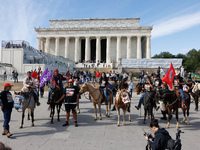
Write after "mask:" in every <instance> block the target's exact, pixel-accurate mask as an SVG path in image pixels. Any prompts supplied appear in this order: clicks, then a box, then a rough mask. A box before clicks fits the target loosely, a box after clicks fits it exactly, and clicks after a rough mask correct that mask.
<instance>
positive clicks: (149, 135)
mask: <svg viewBox="0 0 200 150" xmlns="http://www.w3.org/2000/svg"><path fill="white" fill-rule="evenodd" d="M143 135H144V136H146V135H147V137H148V139H153V137H152V136H151V134H149V133H146V132H145V131H144V134H143Z"/></svg>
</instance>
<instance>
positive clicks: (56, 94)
mask: <svg viewBox="0 0 200 150" xmlns="http://www.w3.org/2000/svg"><path fill="white" fill-rule="evenodd" d="M61 96H62V92H61V90H60V89H59V88H57V87H56V88H53V89H52V90H51V92H50V94H49V100H50V118H51V124H53V117H54V114H55V107H56V109H57V114H58V121H60V109H61V106H62V103H63V100H61V101H60V102H59V103H55V102H56V101H57V100H59V99H60V97H61Z"/></svg>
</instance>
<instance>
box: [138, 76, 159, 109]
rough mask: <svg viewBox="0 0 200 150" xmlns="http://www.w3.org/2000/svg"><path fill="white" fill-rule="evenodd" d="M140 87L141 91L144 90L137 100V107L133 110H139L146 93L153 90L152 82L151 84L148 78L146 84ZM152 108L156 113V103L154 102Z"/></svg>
mask: <svg viewBox="0 0 200 150" xmlns="http://www.w3.org/2000/svg"><path fill="white" fill-rule="evenodd" d="M142 86H143V87H142V90H144V93H143V94H142V96H141V98H140V100H139V103H138V106H135V108H136V109H137V110H139V109H140V107H141V105H142V101H143V98H144V96H145V95H146V92H150V91H151V90H153V89H154V87H153V84H152V82H151V80H150V78H149V77H147V79H146V83H144V84H143V85H142ZM154 108H155V109H156V111H157V110H158V109H159V108H160V107H159V106H158V107H157V106H156V102H154Z"/></svg>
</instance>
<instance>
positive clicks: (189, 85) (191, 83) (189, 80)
mask: <svg viewBox="0 0 200 150" xmlns="http://www.w3.org/2000/svg"><path fill="white" fill-rule="evenodd" d="M186 85H187V86H188V87H189V89H188V91H190V90H192V89H193V87H194V85H195V82H194V81H192V79H188V81H187V84H186Z"/></svg>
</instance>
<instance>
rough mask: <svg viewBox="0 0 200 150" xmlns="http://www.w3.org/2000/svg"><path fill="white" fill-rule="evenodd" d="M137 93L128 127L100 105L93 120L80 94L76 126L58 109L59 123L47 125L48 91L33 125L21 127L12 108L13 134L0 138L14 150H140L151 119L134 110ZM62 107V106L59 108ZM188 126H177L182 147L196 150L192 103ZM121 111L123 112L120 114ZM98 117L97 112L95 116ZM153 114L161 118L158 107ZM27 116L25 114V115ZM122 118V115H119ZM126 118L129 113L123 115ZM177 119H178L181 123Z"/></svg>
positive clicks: (199, 119) (198, 122) (199, 126)
mask: <svg viewBox="0 0 200 150" xmlns="http://www.w3.org/2000/svg"><path fill="white" fill-rule="evenodd" d="M139 97H140V95H136V93H134V94H133V98H132V108H131V119H132V122H128V121H127V126H123V125H122V122H121V126H120V127H117V112H116V111H114V112H111V117H110V118H106V117H105V105H102V115H103V118H102V120H97V121H94V108H93V105H92V103H91V102H90V101H89V100H87V99H86V98H84V97H82V99H81V100H80V109H81V113H80V114H79V115H78V123H79V127H77V128H76V127H74V122H73V118H72V116H71V117H70V121H69V124H70V125H69V126H67V127H63V126H62V124H63V123H64V122H65V112H64V111H63V110H62V111H61V122H57V120H56V119H55V120H54V124H50V118H49V111H48V110H47V108H48V106H47V104H46V101H47V92H45V98H42V99H40V102H41V106H39V107H37V108H36V109H35V126H34V127H31V126H30V125H31V122H30V121H27V119H25V124H24V128H23V129H19V125H20V122H21V113H19V112H17V111H16V110H15V109H13V113H12V121H11V122H10V126H11V133H13V137H11V138H10V139H8V138H7V137H6V136H2V135H0V141H1V142H3V143H5V144H6V145H8V146H10V147H11V148H12V149H14V150H58V149H59V150H62V149H63V150H64V149H68V150H94V149H95V150H111V149H115V150H133V149H134V150H143V149H145V146H146V140H145V138H144V136H143V130H142V129H144V130H145V131H146V132H150V133H152V131H151V130H150V129H149V127H148V126H149V123H150V120H149V119H148V120H147V121H146V124H142V122H143V116H144V114H143V111H141V117H140V111H138V110H136V109H135V107H134V106H135V105H136V104H137V103H138V100H139ZM62 108H63V107H62ZM190 110H191V112H190V125H189V126H187V125H186V124H181V123H180V129H181V130H182V131H184V132H185V133H183V134H181V140H182V143H183V150H189V149H193V150H198V149H200V146H199V143H198V141H199V135H200V115H199V114H200V113H199V112H195V111H194V103H192V104H191V109H190ZM121 114H122V113H121ZM98 116H99V115H98ZM155 117H156V118H160V117H161V113H160V110H158V111H157V112H155ZM179 117H180V120H182V118H183V117H182V112H181V110H179ZM26 118H27V116H26ZM121 118H122V116H121ZM126 120H128V115H126ZM180 120H179V122H180ZM175 122H176V121H175V118H174V117H173V118H172V121H171V126H170V128H169V129H168V131H169V132H170V135H171V136H172V137H173V138H175V133H176V128H175V126H176V124H175ZM2 123H3V113H2V112H1V113H0V124H1V125H2ZM159 123H160V126H161V127H165V125H166V123H167V121H159ZM0 130H2V127H1V128H0Z"/></svg>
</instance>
